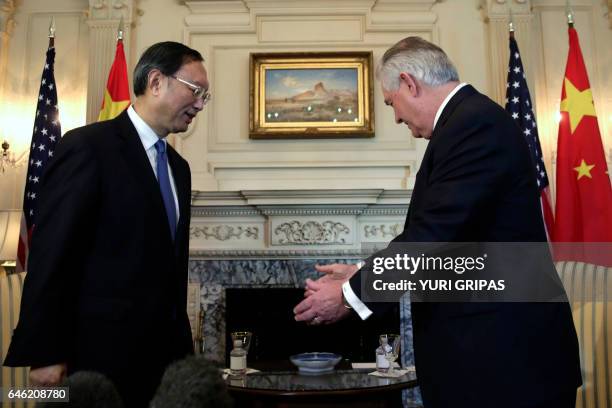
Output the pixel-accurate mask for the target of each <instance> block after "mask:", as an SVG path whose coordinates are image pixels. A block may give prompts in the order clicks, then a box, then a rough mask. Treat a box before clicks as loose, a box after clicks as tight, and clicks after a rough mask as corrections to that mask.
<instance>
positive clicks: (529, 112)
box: [506, 33, 554, 237]
mask: <svg viewBox="0 0 612 408" xmlns="http://www.w3.org/2000/svg"><path fill="white" fill-rule="evenodd" d="M506 111H507V112H508V113H509V114H510V115H512V118H513V119H514V121H515V122H516V124H517V125H518V126H519V128H521V131H522V132H523V136H525V140H526V141H527V145H528V146H529V152H530V153H531V159H532V160H533V163H534V165H535V168H536V177H537V182H538V188H539V190H540V202H541V204H542V215H543V217H544V222H545V224H546V233H547V235H548V236H549V237H550V232H552V230H553V229H552V228H553V223H554V217H553V212H552V206H551V204H550V203H551V201H550V191H549V189H548V185H549V183H548V175H547V174H546V168H545V166H544V160H543V159H542V147H541V146H540V139H539V137H538V127H537V125H536V120H535V115H534V114H533V105H532V104H531V97H530V96H529V88H527V81H526V79H525V71H524V70H523V63H522V62H521V54H520V53H519V49H518V45H517V44H516V40H515V39H514V35H513V33H510V58H509V61H508V81H507V83H506Z"/></svg>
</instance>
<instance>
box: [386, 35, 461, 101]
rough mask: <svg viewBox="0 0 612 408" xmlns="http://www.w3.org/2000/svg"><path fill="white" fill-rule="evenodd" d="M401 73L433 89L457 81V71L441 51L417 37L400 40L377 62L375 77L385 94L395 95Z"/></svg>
mask: <svg viewBox="0 0 612 408" xmlns="http://www.w3.org/2000/svg"><path fill="white" fill-rule="evenodd" d="M402 72H407V73H409V74H410V75H412V76H414V77H415V78H416V79H417V80H419V81H421V82H422V83H424V84H425V85H428V86H434V87H435V86H440V85H443V84H445V83H447V82H451V81H459V75H458V74H457V69H456V68H455V66H454V65H453V63H452V62H451V61H450V59H449V58H448V56H447V55H446V54H445V53H444V51H442V48H440V47H438V46H437V45H435V44H432V43H430V42H428V41H425V40H424V39H422V38H420V37H407V38H404V39H403V40H401V41H399V42H398V43H396V44H395V45H394V46H393V47H391V48H389V49H388V50H387V52H385V54H384V55H383V57H382V58H381V60H380V64H379V65H378V67H377V69H376V77H377V78H378V79H380V80H381V82H382V86H383V88H384V89H385V90H387V91H396V90H397V89H398V88H399V80H400V78H399V76H400V74H401V73H402Z"/></svg>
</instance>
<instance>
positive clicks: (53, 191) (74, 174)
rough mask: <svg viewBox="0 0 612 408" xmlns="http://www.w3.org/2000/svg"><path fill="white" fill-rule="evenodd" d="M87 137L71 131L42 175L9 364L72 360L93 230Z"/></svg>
mask: <svg viewBox="0 0 612 408" xmlns="http://www.w3.org/2000/svg"><path fill="white" fill-rule="evenodd" d="M87 136H88V135H87V134H77V133H71V132H69V133H67V134H66V135H65V136H64V137H63V138H62V140H61V141H60V143H59V144H58V146H57V148H56V150H55V156H54V158H53V160H51V161H50V162H49V164H48V167H47V169H46V170H45V173H44V175H43V179H42V183H43V184H42V186H41V193H40V195H39V199H40V201H39V203H38V209H37V213H36V214H35V227H34V230H33V233H32V243H31V249H30V254H29V259H28V271H27V275H26V279H25V283H24V288H23V294H22V298H21V309H20V316H19V322H18V325H17V327H16V329H15V330H14V332H13V337H12V340H11V344H10V347H9V350H8V354H7V356H6V359H5V361H4V364H5V365H10V366H35V367H41V366H48V365H52V364H57V363H62V362H66V361H67V360H68V358H69V351H70V350H69V349H70V344H72V341H70V340H71V336H72V335H73V322H74V314H75V312H76V310H75V309H76V304H75V303H76V290H77V287H78V285H79V279H80V270H82V266H83V259H84V256H85V255H86V252H87V248H88V242H89V240H90V238H89V237H90V236H91V230H90V228H95V226H94V225H93V223H92V219H94V218H95V212H96V210H95V209H96V197H97V194H96V191H97V188H98V169H97V164H96V158H95V156H94V154H93V149H92V146H91V144H90V143H88V142H87V140H86V139H87Z"/></svg>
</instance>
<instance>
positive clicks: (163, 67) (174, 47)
mask: <svg viewBox="0 0 612 408" xmlns="http://www.w3.org/2000/svg"><path fill="white" fill-rule="evenodd" d="M192 61H204V58H203V57H202V54H200V53H199V52H198V51H196V50H194V49H193V48H189V47H188V46H186V45H185V44H181V43H178V42H174V41H165V42H159V43H157V44H153V45H152V46H150V47H149V48H147V49H146V50H145V52H143V53H142V55H141V56H140V59H139V60H138V63H137V64H136V68H134V95H136V96H140V95H144V93H145V90H146V89H147V81H148V78H149V72H151V70H153V69H158V70H159V71H160V72H161V73H162V74H164V75H173V74H174V73H175V72H176V71H178V70H179V69H181V67H182V66H183V65H184V64H187V63H189V62H192Z"/></svg>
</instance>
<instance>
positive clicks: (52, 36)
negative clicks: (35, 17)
mask: <svg viewBox="0 0 612 408" xmlns="http://www.w3.org/2000/svg"><path fill="white" fill-rule="evenodd" d="M54 46H55V17H51V23H50V24H49V48H53V47H54Z"/></svg>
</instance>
